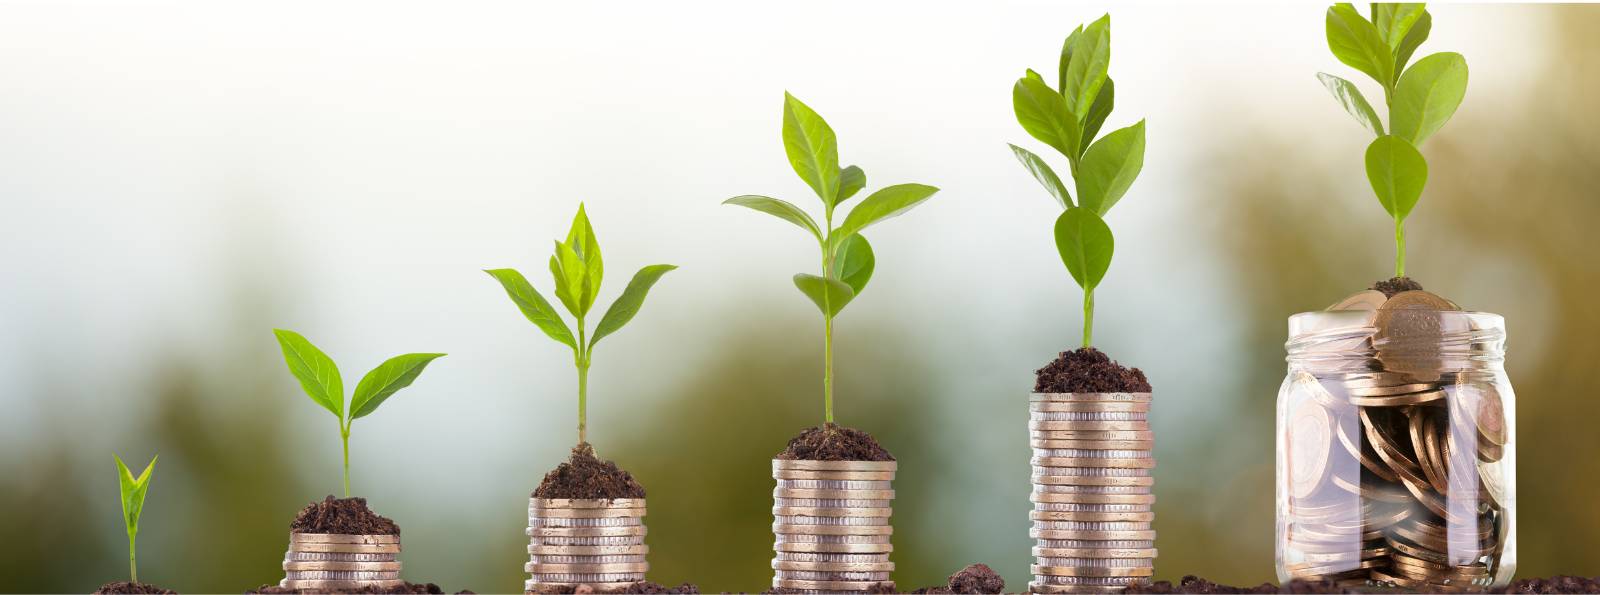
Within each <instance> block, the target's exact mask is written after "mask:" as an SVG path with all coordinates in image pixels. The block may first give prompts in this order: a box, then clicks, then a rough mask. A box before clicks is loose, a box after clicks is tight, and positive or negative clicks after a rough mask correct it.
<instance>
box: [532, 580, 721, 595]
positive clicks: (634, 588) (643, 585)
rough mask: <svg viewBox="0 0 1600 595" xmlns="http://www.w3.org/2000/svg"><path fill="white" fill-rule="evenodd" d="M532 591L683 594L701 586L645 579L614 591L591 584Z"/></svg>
mask: <svg viewBox="0 0 1600 595" xmlns="http://www.w3.org/2000/svg"><path fill="white" fill-rule="evenodd" d="M530 592H537V593H607V594H610V593H619V594H633V593H642V594H656V593H661V594H680V593H681V594H691V593H699V592H700V587H697V586H695V585H694V584H693V583H684V584H681V585H678V586H676V587H668V586H666V585H662V584H660V583H652V582H650V581H644V582H639V583H633V584H631V585H628V586H627V587H624V588H622V589H620V590H614V591H609V590H596V589H595V588H594V587H593V586H591V585H578V586H576V587H546V588H543V589H540V590H538V591H530Z"/></svg>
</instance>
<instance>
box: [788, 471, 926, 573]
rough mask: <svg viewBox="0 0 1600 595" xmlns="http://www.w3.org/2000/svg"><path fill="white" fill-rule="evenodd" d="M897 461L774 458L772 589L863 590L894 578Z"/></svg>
mask: <svg viewBox="0 0 1600 595" xmlns="http://www.w3.org/2000/svg"><path fill="white" fill-rule="evenodd" d="M895 469H896V467H895V462H894V461H803V460H784V459H773V460H772V478H773V479H774V480H777V487H776V488H774V489H773V490H772V533H773V537H774V543H773V545H772V549H773V551H774V552H776V555H775V556H774V557H773V558H772V570H773V574H772V587H773V589H776V590H783V591H790V592H807V593H812V592H814V593H839V592H851V591H855V592H861V591H868V590H871V589H874V588H879V585H880V584H882V583H888V586H890V587H892V586H893V583H889V573H890V572H891V571H893V570H894V563H893V562H890V561H889V553H890V552H892V551H894V546H893V545H891V544H890V540H889V538H890V536H891V534H892V533H893V532H894V528H893V527H891V526H890V525H889V515H890V514H891V512H892V509H891V508H890V503H891V502H892V501H893V500H894V490H893V489H892V486H893V482H894V473H895Z"/></svg>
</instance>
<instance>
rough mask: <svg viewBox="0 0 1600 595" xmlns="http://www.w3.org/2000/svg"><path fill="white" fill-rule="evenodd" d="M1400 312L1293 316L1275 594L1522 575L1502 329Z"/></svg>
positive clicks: (1464, 317) (1281, 435) (1499, 580)
mask: <svg viewBox="0 0 1600 595" xmlns="http://www.w3.org/2000/svg"><path fill="white" fill-rule="evenodd" d="M1408 293H1411V292H1408ZM1414 293H1421V292H1414ZM1378 301H1379V302H1381V301H1382V298H1381V294H1379V300H1378ZM1391 301H1392V300H1391ZM1446 303H1447V302H1446ZM1388 305H1393V304H1388ZM1449 305H1452V306H1453V304H1449ZM1403 307H1404V306H1402V307H1399V308H1393V309H1384V308H1383V307H1381V306H1380V307H1378V308H1377V309H1367V310H1340V311H1327V312H1307V313H1302V314H1296V315H1294V316H1292V317H1290V318H1289V341H1288V343H1287V344H1286V348H1287V350H1288V362H1289V373H1288V377H1287V378H1285V379H1284V382H1283V386H1282V388H1280V389H1279V391H1278V418H1277V419H1278V421H1277V450H1278V454H1277V569H1278V579H1279V580H1280V581H1283V582H1287V581H1290V580H1295V579H1301V580H1313V581H1315V580H1333V581H1336V582H1339V583H1341V584H1343V585H1345V586H1362V585H1366V586H1399V587H1405V588H1410V589H1418V590H1424V591H1427V592H1441V591H1454V590H1463V591H1470V590H1481V589H1484V588H1487V587H1491V586H1503V585H1504V584H1506V583H1508V582H1510V580H1511V575H1512V573H1513V572H1515V570H1516V564H1517V546H1516V544H1517V541H1516V439H1515V435H1514V428H1515V425H1516V424H1515V417H1514V412H1515V409H1516V407H1515V402H1516V401H1515V397H1514V396H1513V394H1512V391H1511V382H1510V381H1509V380H1508V379H1507V377H1506V373H1505V369H1504V367H1503V361H1504V353H1505V321H1504V319H1502V318H1501V317H1500V316H1498V315H1495V314H1486V313H1480V312H1461V311H1450V310H1440V309H1426V308H1421V309H1401V308H1403ZM1411 307H1416V306H1414V305H1413V306H1411Z"/></svg>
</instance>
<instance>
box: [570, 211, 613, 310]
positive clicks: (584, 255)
mask: <svg viewBox="0 0 1600 595" xmlns="http://www.w3.org/2000/svg"><path fill="white" fill-rule="evenodd" d="M567 245H568V246H571V247H572V251H573V252H576V253H577V254H578V260H580V261H582V262H583V265H584V267H583V293H582V301H581V302H580V305H582V306H583V311H584V312H588V311H589V309H590V308H592V307H593V306H594V299H595V297H596V296H597V295H599V293H600V280H601V278H602V277H604V276H605V267H604V265H602V264H601V261H600V241H599V240H598V239H596V238H595V235H594V228H593V227H591V226H590V225H589V216H588V215H587V214H585V213H584V212H583V203H578V215H577V216H575V217H573V218H572V229H571V230H570V231H568V232H567Z"/></svg>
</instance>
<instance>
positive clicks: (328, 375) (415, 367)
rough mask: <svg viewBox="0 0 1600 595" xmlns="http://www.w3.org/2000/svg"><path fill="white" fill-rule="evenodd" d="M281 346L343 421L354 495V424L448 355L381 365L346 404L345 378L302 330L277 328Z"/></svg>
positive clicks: (292, 368)
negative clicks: (352, 470)
mask: <svg viewBox="0 0 1600 595" xmlns="http://www.w3.org/2000/svg"><path fill="white" fill-rule="evenodd" d="M272 333H273V334H274V335H277V337H278V346H279V347H282V348H283V360H284V362H286V363H288V364H289V372H290V373H292V374H294V377H295V378H296V379H298V380H299V381H300V388H302V389H304V390H305V391H306V395H307V396H309V397H311V400H312V401H315V402H316V403H317V404H318V405H321V406H322V408H324V409H327V410H328V411H329V412H331V413H333V416H334V417H335V418H338V420H339V441H340V442H341V443H343V445H344V497H346V498H349V497H350V426H351V425H352V424H354V423H355V421H356V420H357V419H360V418H363V417H366V416H368V415H371V414H372V412H374V411H377V410H378V406H379V405H382V404H383V403H384V401H387V400H388V399H389V397H390V396H391V395H393V394H395V393H396V392H399V391H400V389H402V388H405V387H408V386H411V383H412V382H414V381H416V379H417V376H420V375H422V370H423V369H424V368H426V367H428V363H429V362H432V361H433V360H435V359H438V358H440V357H444V354H443V353H407V354H405V355H399V356H395V357H393V358H390V359H389V360H388V361H386V362H383V363H382V364H379V365H378V367H376V368H373V369H372V371H371V372H367V375H366V376H365V377H363V378H362V379H361V383H360V384H357V385H356V392H355V395H354V396H353V397H351V399H350V406H349V407H345V400H344V380H343V379H341V378H340V377H339V367H338V366H336V365H334V363H333V358H330V357H328V355H327V354H325V353H323V352H322V350H321V349H317V346H316V345H312V344H311V341H308V340H306V338H305V337H302V336H300V333H296V332H294V331H286V330H282V329H277V330H274V331H272Z"/></svg>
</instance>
